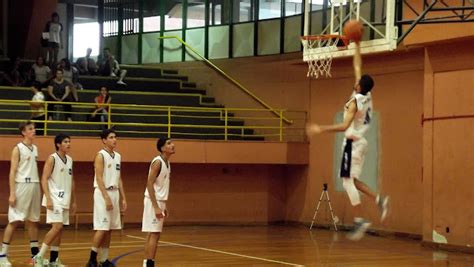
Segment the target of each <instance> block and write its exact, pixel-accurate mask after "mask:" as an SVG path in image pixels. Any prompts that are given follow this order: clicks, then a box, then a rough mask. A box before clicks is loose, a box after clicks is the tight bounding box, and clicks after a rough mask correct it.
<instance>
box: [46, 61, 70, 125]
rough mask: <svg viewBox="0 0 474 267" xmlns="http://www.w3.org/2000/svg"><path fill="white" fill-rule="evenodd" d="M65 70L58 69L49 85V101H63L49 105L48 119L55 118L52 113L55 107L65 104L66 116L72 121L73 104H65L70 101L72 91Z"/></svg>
mask: <svg viewBox="0 0 474 267" xmlns="http://www.w3.org/2000/svg"><path fill="white" fill-rule="evenodd" d="M63 75H64V72H63V70H62V69H58V70H56V77H55V78H54V79H53V80H52V81H51V83H50V84H49V86H48V99H47V100H48V101H57V102H61V103H58V104H56V103H55V104H49V105H48V119H49V120H53V117H52V113H53V112H54V108H55V107H56V106H58V105H60V106H63V108H64V112H66V113H65V114H66V115H65V116H66V119H67V120H68V121H72V118H71V116H72V114H71V112H72V107H71V104H64V103H67V102H69V99H68V97H69V94H70V92H71V88H70V85H69V83H68V82H67V81H65V80H64V77H63Z"/></svg>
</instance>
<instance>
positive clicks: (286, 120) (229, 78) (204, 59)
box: [159, 36, 293, 124]
mask: <svg viewBox="0 0 474 267" xmlns="http://www.w3.org/2000/svg"><path fill="white" fill-rule="evenodd" d="M159 39H176V40H177V41H178V42H180V43H181V44H182V45H184V46H185V47H186V48H187V49H189V50H190V51H192V52H193V53H194V54H196V55H197V56H198V57H199V58H201V59H202V60H203V61H204V62H206V63H207V64H208V65H209V66H211V67H212V68H213V69H214V70H215V71H217V72H218V73H220V74H221V75H222V76H224V77H225V78H226V79H228V80H229V81H230V82H232V83H233V84H234V85H235V86H237V87H238V88H239V89H240V90H242V91H243V92H244V93H246V94H247V95H249V96H250V97H251V98H253V99H254V100H255V101H257V103H259V104H260V105H262V106H263V107H265V108H266V109H267V110H268V111H270V112H271V113H273V114H274V115H276V116H280V117H281V116H282V115H281V114H279V113H278V110H276V109H274V108H272V107H271V106H270V105H269V104H267V103H266V102H265V101H264V100H263V99H261V98H260V97H258V96H257V95H256V94H254V93H253V92H252V91H250V90H249V89H247V88H246V87H245V86H243V85H242V84H241V83H240V82H238V81H237V80H236V79H235V78H233V77H232V76H230V75H229V74H227V73H226V72H225V71H223V70H222V69H221V68H219V67H218V66H216V65H215V64H214V63H212V62H211V61H209V60H208V59H207V58H205V57H204V56H203V55H201V54H200V53H199V52H198V51H197V50H196V49H194V48H193V47H192V46H190V45H189V44H188V43H186V42H185V41H184V40H183V39H181V38H180V37H179V36H162V37H159ZM282 119H283V122H285V123H287V124H292V123H293V121H292V120H290V119H288V118H287V117H285V116H283V117H282Z"/></svg>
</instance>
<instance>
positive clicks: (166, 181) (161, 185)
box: [145, 156, 171, 201]
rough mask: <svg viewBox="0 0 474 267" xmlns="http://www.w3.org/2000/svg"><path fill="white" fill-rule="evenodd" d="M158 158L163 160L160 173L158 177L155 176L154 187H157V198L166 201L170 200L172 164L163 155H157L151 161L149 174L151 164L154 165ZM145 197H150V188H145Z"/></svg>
mask: <svg viewBox="0 0 474 267" xmlns="http://www.w3.org/2000/svg"><path fill="white" fill-rule="evenodd" d="M157 160H159V161H160V162H161V169H160V173H159V174H158V177H156V178H155V183H154V184H153V188H154V189H155V197H156V200H161V201H166V200H168V194H169V191H170V174H171V166H170V165H169V164H167V163H166V161H165V160H163V158H162V157H161V156H157V157H155V158H154V159H153V160H152V161H151V164H150V169H149V170H148V174H149V173H150V171H151V165H153V163H154V162H155V161H157ZM145 197H150V194H149V193H148V188H147V189H145Z"/></svg>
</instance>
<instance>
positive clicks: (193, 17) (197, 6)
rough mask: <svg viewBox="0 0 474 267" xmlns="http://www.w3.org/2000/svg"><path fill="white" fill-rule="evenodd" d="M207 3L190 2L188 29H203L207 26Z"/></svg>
mask: <svg viewBox="0 0 474 267" xmlns="http://www.w3.org/2000/svg"><path fill="white" fill-rule="evenodd" d="M205 16H206V5H205V1H203V0H201V1H188V13H187V21H186V27H187V28H196V27H203V26H204V25H205Z"/></svg>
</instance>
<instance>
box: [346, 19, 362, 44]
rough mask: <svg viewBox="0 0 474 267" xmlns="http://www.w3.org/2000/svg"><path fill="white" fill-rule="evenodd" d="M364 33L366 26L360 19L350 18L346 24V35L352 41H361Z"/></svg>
mask: <svg viewBox="0 0 474 267" xmlns="http://www.w3.org/2000/svg"><path fill="white" fill-rule="evenodd" d="M363 33H364V26H363V25H362V23H360V21H358V20H349V21H348V22H347V23H346V24H344V35H345V36H346V37H347V38H349V40H351V41H354V42H360V40H361V39H362V35H363Z"/></svg>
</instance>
